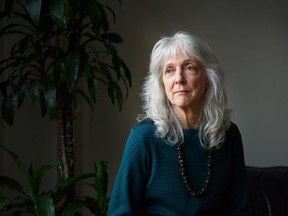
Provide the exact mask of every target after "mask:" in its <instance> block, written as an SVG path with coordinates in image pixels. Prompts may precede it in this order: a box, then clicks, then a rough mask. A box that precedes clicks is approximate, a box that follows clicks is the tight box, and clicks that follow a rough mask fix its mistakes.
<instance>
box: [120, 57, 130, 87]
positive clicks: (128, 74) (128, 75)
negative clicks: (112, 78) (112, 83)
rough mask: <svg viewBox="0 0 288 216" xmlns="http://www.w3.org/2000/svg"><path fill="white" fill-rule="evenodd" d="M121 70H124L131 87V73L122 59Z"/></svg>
mask: <svg viewBox="0 0 288 216" xmlns="http://www.w3.org/2000/svg"><path fill="white" fill-rule="evenodd" d="M121 70H123V71H124V75H125V77H126V79H127V80H128V82H129V86H130V87H131V86H132V78H131V73H130V70H129V69H128V67H127V65H126V64H125V62H124V61H123V60H122V59H121Z"/></svg>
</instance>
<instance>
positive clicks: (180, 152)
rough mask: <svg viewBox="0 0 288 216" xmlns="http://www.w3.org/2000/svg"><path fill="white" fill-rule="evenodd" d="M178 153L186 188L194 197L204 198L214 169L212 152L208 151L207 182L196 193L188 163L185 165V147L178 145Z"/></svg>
mask: <svg viewBox="0 0 288 216" xmlns="http://www.w3.org/2000/svg"><path fill="white" fill-rule="evenodd" d="M176 147H177V151H178V160H179V164H180V170H181V176H182V179H183V181H184V183H185V187H186V188H187V190H188V191H189V193H190V194H191V195H192V196H193V197H199V196H202V195H203V194H204V193H206V192H207V190H208V185H209V182H210V179H211V169H212V154H211V150H208V164H207V168H208V172H207V178H206V181H205V182H204V185H203V187H202V188H201V189H200V190H199V191H194V190H193V189H192V188H193V186H192V183H191V179H190V178H189V177H188V171H187V167H186V163H185V157H184V152H183V145H182V144H177V146H176Z"/></svg>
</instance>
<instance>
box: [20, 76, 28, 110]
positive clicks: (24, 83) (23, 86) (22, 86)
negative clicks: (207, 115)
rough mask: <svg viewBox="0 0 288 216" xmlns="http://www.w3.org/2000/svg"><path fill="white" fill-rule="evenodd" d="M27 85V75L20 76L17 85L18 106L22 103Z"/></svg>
mask: <svg viewBox="0 0 288 216" xmlns="http://www.w3.org/2000/svg"><path fill="white" fill-rule="evenodd" d="M28 86H29V80H28V79H27V77H21V78H20V80H19V83H18V85H17V95H18V103H17V106H18V108H19V107H20V106H21V105H22V104H23V101H24V98H25V93H26V90H27V87H28Z"/></svg>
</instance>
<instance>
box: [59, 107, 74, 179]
mask: <svg viewBox="0 0 288 216" xmlns="http://www.w3.org/2000/svg"><path fill="white" fill-rule="evenodd" d="M59 127H60V137H59V138H60V146H61V160H62V163H63V173H64V178H65V179H66V178H68V177H70V176H73V175H74V173H75V168H74V133H73V114H72V107H68V108H67V107H65V108H62V109H61V111H60V119H59Z"/></svg>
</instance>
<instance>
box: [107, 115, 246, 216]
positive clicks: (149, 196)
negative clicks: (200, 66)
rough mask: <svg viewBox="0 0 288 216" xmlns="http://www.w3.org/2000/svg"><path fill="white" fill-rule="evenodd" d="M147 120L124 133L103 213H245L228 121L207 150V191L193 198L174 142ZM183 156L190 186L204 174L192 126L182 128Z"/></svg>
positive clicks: (237, 139) (237, 143)
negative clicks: (220, 138)
mask: <svg viewBox="0 0 288 216" xmlns="http://www.w3.org/2000/svg"><path fill="white" fill-rule="evenodd" d="M155 133H156V126H155V125H154V124H153V122H151V121H144V122H140V123H138V124H137V125H135V126H134V127H133V128H132V129H131V132H130V135H129V137H128V140H127V143H126V146H125V149H124V153H123V157H122V161H121V164H120V168H119V171H118V175H117V177H116V180H115V183H114V186H113V190H112V193H111V197H110V201H109V208H108V215H110V216H118V215H163V216H164V215H165V216H170V215H171V216H172V215H189V216H209V215H211V216H212V215H213V216H218V215H219V216H226V215H227V216H232V215H248V213H247V188H246V173H245V163H244V154H243V145H242V139H241V134H240V132H239V130H238V127H237V126H236V125H235V124H234V123H232V124H231V126H230V128H229V129H228V130H227V132H226V139H225V142H224V144H223V146H222V147H221V148H220V149H219V150H213V151H212V174H211V180H210V183H209V186H208V191H207V193H205V194H204V195H203V196H201V197H193V196H192V195H191V194H190V193H189V192H188V190H187V189H186V188H185V184H184V182H183V180H182V178H181V171H180V165H179V160H178V154H177V149H176V146H171V145H169V144H167V143H166V142H165V141H164V140H163V139H161V138H159V137H157V136H156V134H155ZM184 135H185V140H184V143H183V145H184V155H185V161H186V166H187V169H188V175H189V177H190V179H191V182H192V184H193V189H194V190H196V191H198V190H200V189H201V188H202V187H203V185H204V183H205V180H206V178H207V171H208V168H207V163H208V152H207V150H205V149H204V148H203V147H202V146H201V144H200V141H199V138H198V130H197V129H184Z"/></svg>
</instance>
